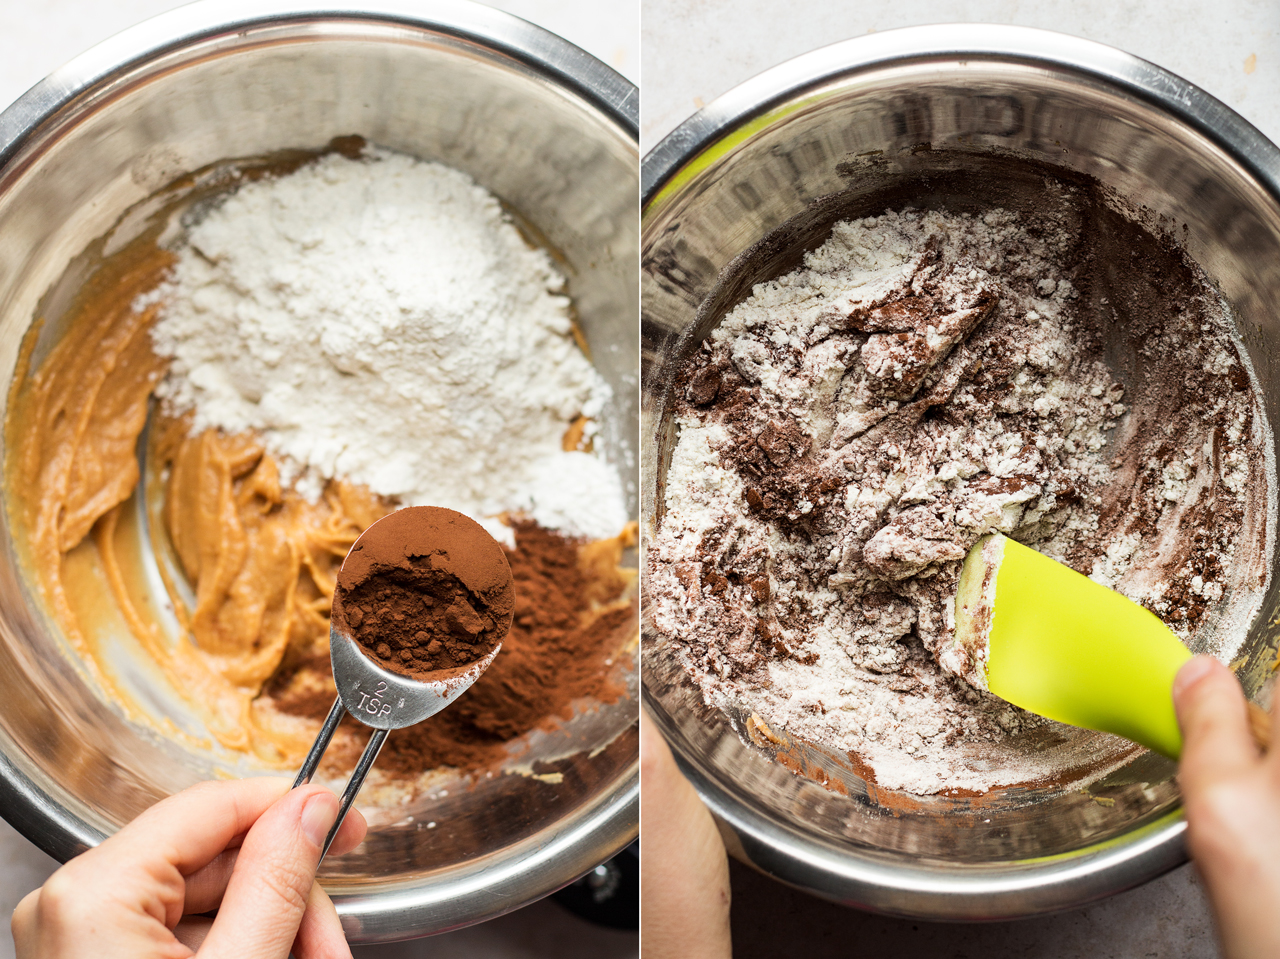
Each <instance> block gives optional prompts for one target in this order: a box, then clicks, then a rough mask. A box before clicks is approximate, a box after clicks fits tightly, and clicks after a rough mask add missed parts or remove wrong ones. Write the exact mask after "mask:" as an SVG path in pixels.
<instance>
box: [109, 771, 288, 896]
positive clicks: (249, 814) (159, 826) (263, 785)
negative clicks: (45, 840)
mask: <svg viewBox="0 0 1280 959" xmlns="http://www.w3.org/2000/svg"><path fill="white" fill-rule="evenodd" d="M288 789H289V782H288V780H285V779H281V778H277V777H262V778H258V779H232V780H225V781H211V782H203V783H197V784H196V785H194V786H192V787H191V788H189V789H184V790H183V791H182V792H180V793H176V794H175V795H172V796H170V797H169V798H168V799H163V800H161V801H160V802H158V803H156V804H155V805H154V806H152V807H151V808H150V809H148V810H146V811H145V812H143V813H142V814H141V815H139V816H138V817H137V818H136V819H134V820H133V822H131V823H129V825H127V826H125V827H124V828H123V829H121V830H120V831H119V832H117V833H116V834H115V835H114V836H111V837H110V838H109V839H107V840H106V841H105V842H103V843H102V844H101V845H100V846H98V847H97V849H94V850H91V851H90V852H89V853H86V854H85V855H86V856H93V857H94V859H95V860H96V861H95V864H94V867H95V868H96V869H97V870H99V871H105V873H106V875H108V876H110V869H111V867H112V866H113V865H117V864H121V865H123V864H127V863H130V862H132V861H134V860H136V859H137V851H138V850H139V849H150V850H154V851H155V852H156V853H157V854H158V857H159V858H162V859H163V860H164V861H165V862H168V863H170V864H172V865H173V866H176V867H177V868H178V870H179V871H180V872H181V873H182V874H183V875H184V876H187V875H190V874H191V873H193V872H195V871H196V870H197V869H199V868H200V867H201V866H204V865H206V864H207V863H209V862H211V861H212V860H213V858H214V857H215V856H217V855H218V854H219V853H221V852H222V851H223V850H224V849H226V848H227V846H228V845H230V844H231V843H232V841H233V840H235V839H236V838H237V837H238V836H241V835H243V834H245V833H247V832H248V830H249V828H250V827H251V826H253V824H254V823H255V822H257V820H258V817H259V816H261V815H262V814H263V813H264V812H266V811H267V809H269V808H270V807H271V804H272V803H274V802H275V801H276V800H277V799H279V798H280V797H281V796H282V795H283V794H284V793H285V792H287V791H288Z"/></svg>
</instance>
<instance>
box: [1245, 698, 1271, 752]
mask: <svg viewBox="0 0 1280 959" xmlns="http://www.w3.org/2000/svg"><path fill="white" fill-rule="evenodd" d="M1249 732H1250V733H1252V734H1253V741H1254V742H1255V743H1257V744H1258V748H1259V749H1261V750H1262V751H1263V752H1264V753H1265V752H1266V751H1267V750H1269V749H1270V748H1271V715H1270V714H1269V713H1268V712H1267V711H1266V710H1264V709H1263V708H1262V707H1261V706H1258V705H1256V704H1254V703H1249Z"/></svg>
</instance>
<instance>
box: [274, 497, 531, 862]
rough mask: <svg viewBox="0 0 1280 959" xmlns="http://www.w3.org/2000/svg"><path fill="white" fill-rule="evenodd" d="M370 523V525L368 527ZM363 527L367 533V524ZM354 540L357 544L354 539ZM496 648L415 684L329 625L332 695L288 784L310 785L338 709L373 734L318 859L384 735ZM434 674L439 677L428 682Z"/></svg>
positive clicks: (442, 702) (463, 684) (434, 709)
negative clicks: (335, 692) (334, 695)
mask: <svg viewBox="0 0 1280 959" xmlns="http://www.w3.org/2000/svg"><path fill="white" fill-rule="evenodd" d="M390 515H395V514H394V513H393V514H390ZM384 519H385V517H384ZM382 521H383V520H379V521H378V522H382ZM376 525H377V524H376V523H375V524H374V526H376ZM369 529H370V530H371V529H373V526H371V527H369ZM368 532H369V530H366V531H365V534H364V535H367V534H368ZM356 542H357V543H359V540H357V541H356ZM352 549H353V550H354V549H355V547H354V546H353V547H352ZM507 576H508V578H510V576H511V572H510V570H509V569H508V570H507ZM505 625H506V628H505V629H503V630H502V631H501V633H502V637H503V638H505V635H506V632H507V629H509V628H510V620H509V619H508V622H507V623H506V624H505ZM501 649H502V641H501V639H499V641H498V643H497V645H495V646H494V647H493V649H491V650H490V651H489V652H488V653H486V654H485V655H484V656H483V657H481V658H480V659H478V660H476V661H475V662H473V663H468V664H466V665H463V666H454V667H451V668H446V669H440V670H436V671H435V672H433V673H427V674H425V675H426V676H427V677H432V678H424V679H422V680H417V679H411V678H410V677H408V676H404V675H401V674H399V673H395V672H392V671H391V670H389V669H384V668H383V667H381V666H379V665H378V664H377V663H375V662H374V661H373V660H372V659H371V658H370V657H369V656H367V655H366V654H365V653H364V652H363V650H362V649H361V647H360V644H359V643H357V642H356V641H355V639H353V638H352V637H351V636H350V635H349V634H348V633H347V632H346V631H345V630H344V629H343V628H342V626H341V624H339V623H338V622H335V621H331V622H330V625H329V661H330V663H331V664H332V665H333V681H334V684H335V685H336V686H337V687H338V696H337V698H336V699H335V700H334V702H333V707H332V708H331V709H330V710H329V715H328V716H327V717H326V718H325V721H324V725H323V726H322V727H321V728H320V733H319V735H318V736H316V740H315V742H314V743H313V744H312V746H311V751H310V752H308V753H307V758H306V759H305V760H304V761H303V763H302V768H301V769H300V770H299V771H298V778H297V779H295V780H294V782H293V788H295V789H296V788H297V787H299V786H303V785H305V784H306V783H308V782H310V781H311V777H312V776H313V775H314V774H315V771H316V767H317V766H319V765H320V759H321V758H322V757H323V756H324V753H325V750H326V749H328V748H329V742H330V740H332V739H333V734H334V731H335V730H336V729H337V728H338V723H339V722H340V721H341V719H342V713H343V711H344V710H345V711H346V712H349V713H350V714H351V715H352V716H354V717H355V718H356V719H357V720H359V721H360V722H362V723H364V724H365V725H366V726H370V727H372V728H373V730H374V733H373V736H372V737H370V739H369V743H368V745H366V746H365V748H364V752H363V753H361V755H360V761H359V762H358V763H356V768H355V771H354V772H352V774H351V779H350V780H349V781H348V782H347V786H346V789H344V790H343V793H342V799H341V802H340V804H339V807H338V818H337V819H336V820H335V821H334V824H333V827H332V828H331V829H330V830H329V835H328V837H326V839H325V841H324V849H323V850H322V851H321V853H320V858H321V860H323V859H324V856H325V854H326V853H327V852H328V851H329V846H330V845H331V844H332V843H333V839H334V836H336V835H337V834H338V829H339V827H340V826H341V825H342V821H343V820H344V819H345V818H346V816H347V811H348V810H349V809H350V808H351V804H352V802H353V801H354V800H355V798H356V793H358V792H359V791H360V787H361V785H363V783H364V780H365V777H366V776H367V775H368V774H369V770H370V769H371V768H372V766H373V762H374V760H375V759H377V758H378V753H379V751H380V750H381V749H382V744H383V743H384V742H386V740H387V735H388V734H389V733H390V731H391V730H393V729H403V728H405V727H406V726H412V725H414V724H415V723H420V722H422V721H423V720H424V719H428V718H430V717H431V716H434V715H435V714H436V713H438V712H440V710H442V709H444V708H445V707H446V706H448V705H449V704H450V703H452V702H453V701H454V700H455V699H457V698H458V697H459V696H461V695H462V694H463V693H465V692H466V691H467V690H468V689H470V688H471V685H472V684H473V683H474V682H475V681H476V680H477V679H479V678H480V674H481V673H483V672H484V671H485V670H486V669H487V668H488V667H489V664H490V663H492V662H493V659H494V657H495V656H497V655H498V651H499V650H501ZM436 676H438V677H439V678H434V677H436Z"/></svg>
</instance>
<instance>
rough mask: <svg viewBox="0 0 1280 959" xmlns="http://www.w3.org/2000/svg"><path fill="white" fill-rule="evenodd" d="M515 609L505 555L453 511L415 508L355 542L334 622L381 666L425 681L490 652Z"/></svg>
mask: <svg viewBox="0 0 1280 959" xmlns="http://www.w3.org/2000/svg"><path fill="white" fill-rule="evenodd" d="M514 607H515V590H514V587H513V585H512V581H511V567H510V566H509V565H508V564H507V557H506V554H505V553H504V552H503V550H502V547H501V546H499V545H498V543H497V541H495V540H494V538H493V537H492V536H490V535H489V534H488V533H487V532H485V530H484V528H483V527H481V526H480V525H479V524H478V523H476V522H475V521H474V520H472V519H470V518H468V517H466V516H464V515H463V514H461V513H458V512H455V511H454V510H451V509H444V508H443V507H438V506H411V507H408V508H406V509H402V510H397V511H396V512H394V513H392V514H390V515H389V516H386V517H384V518H383V519H381V520H379V521H378V522H377V523H375V524H374V525H373V526H371V527H369V529H368V530H366V531H365V533H364V535H362V536H361V537H360V538H359V539H358V540H357V541H356V544H355V545H354V546H352V547H351V552H350V553H348V554H347V558H346V559H345V560H344V561H343V563H342V568H341V569H340V570H339V571H338V578H337V586H336V588H335V590H334V594H333V612H332V618H333V622H334V624H335V625H336V626H338V628H339V629H341V630H342V631H344V632H346V633H348V634H349V635H350V636H351V637H352V639H354V640H355V641H356V642H357V643H359V644H360V646H361V647H363V648H364V650H365V652H366V653H368V655H369V656H370V658H372V659H373V660H374V661H375V662H376V663H378V665H380V666H383V667H385V668H386V669H390V670H392V671H393V672H397V673H401V674H403V675H405V676H409V677H410V678H413V679H425V678H426V674H429V673H436V672H438V671H440V670H445V669H454V668H457V667H462V666H467V665H469V664H471V663H474V662H475V661H476V660H478V659H482V658H484V657H485V656H487V655H488V654H489V653H490V652H491V651H492V650H493V648H494V647H495V646H497V645H498V644H499V643H501V642H502V639H503V637H504V636H506V635H507V630H509V629H510V628H511V615H512V611H513V609H514ZM432 678H435V677H432Z"/></svg>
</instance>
